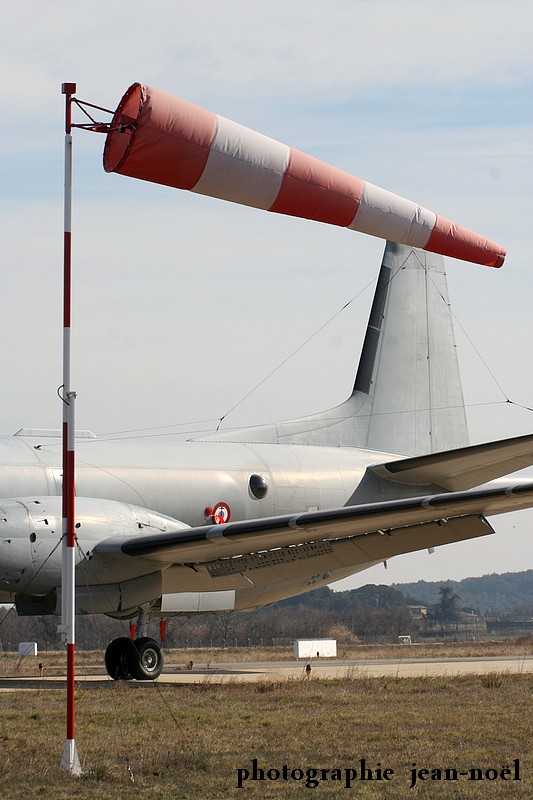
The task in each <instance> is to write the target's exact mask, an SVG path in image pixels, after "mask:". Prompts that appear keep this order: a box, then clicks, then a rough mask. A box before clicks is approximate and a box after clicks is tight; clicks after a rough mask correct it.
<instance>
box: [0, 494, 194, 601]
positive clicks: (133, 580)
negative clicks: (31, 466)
mask: <svg viewBox="0 0 533 800" xmlns="http://www.w3.org/2000/svg"><path fill="white" fill-rule="evenodd" d="M75 517H76V521H75V534H76V539H77V542H76V553H75V558H76V601H77V612H78V613H85V614H97V613H106V614H119V615H120V614H124V615H125V616H131V614H133V613H135V611H136V610H137V609H138V608H139V606H141V605H143V604H145V603H150V602H152V601H154V600H156V599H158V598H159V597H160V595H161V572H160V567H159V565H158V564H153V568H152V569H151V570H147V563H146V560H144V559H136V558H127V557H124V556H123V555H120V557H114V556H113V554H112V553H111V554H106V555H103V556H101V555H99V554H98V551H97V550H96V551H95V548H97V545H98V544H100V543H101V542H104V541H106V540H108V539H113V540H114V542H117V543H118V545H120V541H121V540H125V539H129V538H131V537H132V536H138V535H144V536H146V535H149V534H150V533H154V534H161V533H164V532H165V531H176V530H181V529H188V528H189V527H190V526H189V525H186V524H185V523H183V522H181V521H180V520H177V519H173V518H172V517H168V516H166V515H164V514H159V513H157V512H155V511H151V510H150V509H146V508H142V507H140V506H134V505H131V504H129V503H122V502H117V501H114V500H102V499H98V498H88V497H78V498H76V515H75ZM61 531H62V499H61V497H52V496H50V497H31V498H17V499H9V500H2V501H0V592H2V593H9V594H10V595H12V596H16V604H17V610H18V611H19V613H20V614H24V615H28V614H54V613H59V611H58V609H60V608H61V589H60V587H61V558H62V548H61ZM117 549H118V550H119V547H118V548H117Z"/></svg>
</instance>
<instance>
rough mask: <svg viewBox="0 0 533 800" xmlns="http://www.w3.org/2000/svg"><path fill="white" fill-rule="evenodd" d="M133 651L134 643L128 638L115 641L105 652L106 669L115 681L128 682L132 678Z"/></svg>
mask: <svg viewBox="0 0 533 800" xmlns="http://www.w3.org/2000/svg"><path fill="white" fill-rule="evenodd" d="M132 650H133V642H132V641H131V639H128V637H127V636H121V637H120V638H119V639H113V641H112V642H111V644H109V645H108V647H107V650H106V651H105V659H104V660H105V668H106V670H107V674H108V675H109V677H110V678H113V680H114V681H126V680H128V679H129V678H131V671H130V667H129V663H130V661H131V658H130V655H131V651H132Z"/></svg>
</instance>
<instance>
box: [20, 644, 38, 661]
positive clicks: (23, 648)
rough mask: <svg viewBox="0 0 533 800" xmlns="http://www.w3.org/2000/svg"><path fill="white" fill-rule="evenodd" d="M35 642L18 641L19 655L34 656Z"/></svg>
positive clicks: (35, 652) (35, 651)
mask: <svg viewBox="0 0 533 800" xmlns="http://www.w3.org/2000/svg"><path fill="white" fill-rule="evenodd" d="M36 655H37V642H19V656H20V657H21V658H22V656H36Z"/></svg>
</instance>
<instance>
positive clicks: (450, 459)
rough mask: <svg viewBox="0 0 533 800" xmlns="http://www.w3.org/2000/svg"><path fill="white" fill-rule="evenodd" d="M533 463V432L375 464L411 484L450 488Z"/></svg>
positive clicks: (374, 469)
mask: <svg viewBox="0 0 533 800" xmlns="http://www.w3.org/2000/svg"><path fill="white" fill-rule="evenodd" d="M532 464H533V434H528V435H527V436H517V437H515V438H513V439H502V440H501V441H498V442H488V443H487V444H478V445H473V446H471V447H461V448H458V449H456V450H448V451H445V452H442V453H430V454H429V455H425V456H415V457H414V458H404V459H399V460H398V461H388V462H386V463H384V464H375V465H372V466H371V467H369V468H368V470H369V471H370V472H372V473H374V474H375V475H377V476H378V477H380V478H386V479H387V480H390V481H395V482H397V483H407V484H410V485H426V486H427V485H431V484H433V485H434V486H440V487H442V488H443V489H446V490H447V491H450V492H457V491H462V490H464V489H471V488H472V487H473V486H481V484H484V483H488V482H489V481H492V480H494V479H495V478H500V477H502V476H503V475H509V474H510V473H511V472H516V471H517V470H520V469H524V468H525V467H529V466H531V465H532Z"/></svg>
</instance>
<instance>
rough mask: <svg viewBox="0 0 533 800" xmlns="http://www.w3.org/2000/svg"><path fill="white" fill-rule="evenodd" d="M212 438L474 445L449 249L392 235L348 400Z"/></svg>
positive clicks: (411, 447)
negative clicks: (427, 247) (445, 253)
mask: <svg viewBox="0 0 533 800" xmlns="http://www.w3.org/2000/svg"><path fill="white" fill-rule="evenodd" d="M208 438H209V439H211V440H214V439H216V440H224V441H241V442H242V441H248V442H278V443H283V444H307V445H322V446H328V447H361V448H367V449H370V450H380V451H384V452H388V453H398V454H405V455H423V454H425V453H431V452H438V451H441V450H448V449H451V448H455V447H463V446H465V445H467V444H468V432H467V426H466V414H465V409H464V403H463V392H462V386H461V378H460V374H459V364H458V360H457V352H456V347H455V337H454V332H453V326H452V318H451V312H450V306H449V298H448V287H447V282H446V273H445V269H444V260H443V258H442V256H440V255H436V254H434V253H428V252H425V251H422V250H417V249H414V248H412V247H407V246H405V245H399V244H395V243H392V242H387V246H386V248H385V253H384V256H383V262H382V265H381V270H380V273H379V277H378V281H377V286H376V291H375V294H374V300H373V303H372V308H371V311H370V317H369V321H368V326H367V330H366V335H365V340H364V344H363V349H362V352H361V358H360V361H359V366H358V369H357V374H356V378H355V383H354V387H353V392H352V394H351V396H350V397H349V398H348V399H347V400H346V401H345V402H344V403H341V404H340V405H339V406H336V407H335V408H332V409H328V410H327V411H323V412H321V413H319V414H312V415H311V416H307V417H302V418H300V419H293V420H288V421H284V422H278V423H274V424H272V425H262V426H259V427H256V428H247V429H243V430H237V431H228V432H224V433H219V434H217V435H215V436H213V437H208Z"/></svg>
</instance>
